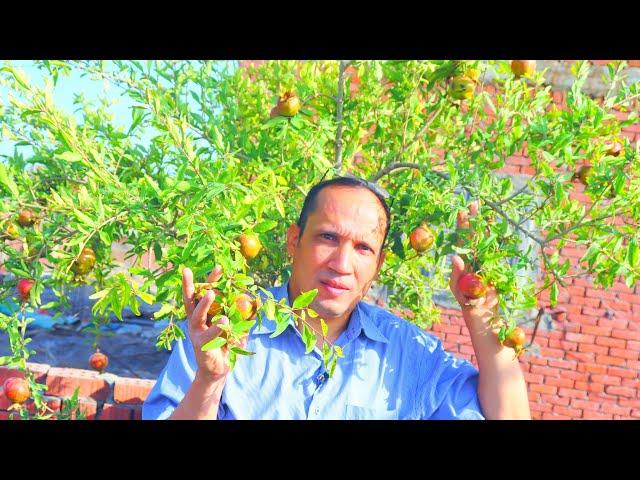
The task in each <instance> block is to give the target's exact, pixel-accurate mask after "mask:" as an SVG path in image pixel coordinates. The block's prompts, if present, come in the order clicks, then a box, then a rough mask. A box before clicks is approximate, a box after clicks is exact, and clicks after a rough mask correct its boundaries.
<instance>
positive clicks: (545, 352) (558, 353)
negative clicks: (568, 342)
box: [540, 347, 565, 358]
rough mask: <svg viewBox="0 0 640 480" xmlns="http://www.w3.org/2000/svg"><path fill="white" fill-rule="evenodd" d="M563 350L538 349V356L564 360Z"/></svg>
mask: <svg viewBox="0 0 640 480" xmlns="http://www.w3.org/2000/svg"><path fill="white" fill-rule="evenodd" d="M564 353H565V352H564V350H561V349H559V348H547V347H540V355H542V356H544V357H547V358H564Z"/></svg>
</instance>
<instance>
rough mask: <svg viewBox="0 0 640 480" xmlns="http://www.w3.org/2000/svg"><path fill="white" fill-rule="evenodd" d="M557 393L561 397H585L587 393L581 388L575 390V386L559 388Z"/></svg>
mask: <svg viewBox="0 0 640 480" xmlns="http://www.w3.org/2000/svg"><path fill="white" fill-rule="evenodd" d="M614 388H615V387H614ZM558 395H560V396H561V397H571V398H587V394H586V393H585V392H583V391H582V390H576V389H575V388H559V389H558Z"/></svg>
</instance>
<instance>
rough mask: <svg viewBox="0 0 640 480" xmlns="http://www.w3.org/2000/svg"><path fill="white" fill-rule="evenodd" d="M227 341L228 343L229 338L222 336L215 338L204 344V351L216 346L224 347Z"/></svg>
mask: <svg viewBox="0 0 640 480" xmlns="http://www.w3.org/2000/svg"><path fill="white" fill-rule="evenodd" d="M225 343H227V340H226V339H224V338H222V337H216V338H214V339H213V340H211V341H209V342H207V343H205V344H204V345H203V346H202V351H203V352H208V351H209V350H213V349H215V348H220V347H222V346H223V345H224V344H225Z"/></svg>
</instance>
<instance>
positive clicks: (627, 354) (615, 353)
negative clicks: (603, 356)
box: [609, 348, 640, 360]
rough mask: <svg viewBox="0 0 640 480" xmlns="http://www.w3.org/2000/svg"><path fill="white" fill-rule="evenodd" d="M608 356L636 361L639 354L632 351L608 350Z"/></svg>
mask: <svg viewBox="0 0 640 480" xmlns="http://www.w3.org/2000/svg"><path fill="white" fill-rule="evenodd" d="M609 355H611V356H612V357H619V358H624V359H627V360H638V358H640V352H634V351H633V350H625V349H622V348H610V349H609Z"/></svg>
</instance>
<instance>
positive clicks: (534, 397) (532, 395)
mask: <svg viewBox="0 0 640 480" xmlns="http://www.w3.org/2000/svg"><path fill="white" fill-rule="evenodd" d="M527 397H528V398H529V402H534V403H535V402H537V401H538V400H540V394H539V393H538V392H528V393H527Z"/></svg>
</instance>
